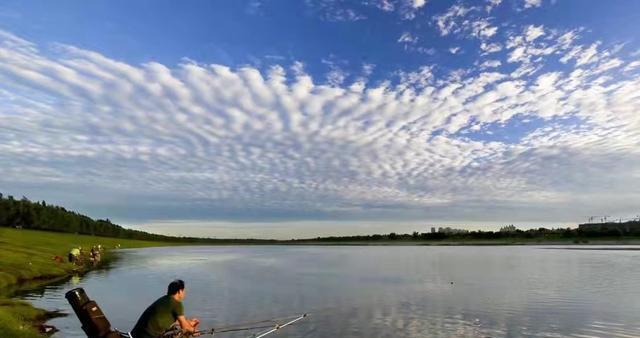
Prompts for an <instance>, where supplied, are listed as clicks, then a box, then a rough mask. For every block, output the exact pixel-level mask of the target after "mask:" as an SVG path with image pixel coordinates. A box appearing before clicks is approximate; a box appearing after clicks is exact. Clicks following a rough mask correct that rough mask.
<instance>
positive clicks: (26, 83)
mask: <svg viewBox="0 0 640 338" xmlns="http://www.w3.org/2000/svg"><path fill="white" fill-rule="evenodd" d="M639 13H640V3H637V2H632V1H610V2H604V1H561V0H558V1H551V0H502V1H500V0H478V1H442V0H426V1H422V0H411V1H408V0H407V1H404V0H403V1H392V0H366V1H335V0H321V1H310V0H309V1H257V0H253V1H218V2H213V1H189V2H182V3H179V4H178V3H175V2H169V1H115V2H114V1H92V2H89V3H86V2H79V1H62V2H42V1H4V2H2V3H1V4H0V128H1V130H2V132H1V133H0V174H1V175H0V191H2V192H4V193H5V194H14V195H18V196H20V195H26V196H28V197H30V198H32V199H38V200H40V199H45V200H47V201H49V202H52V203H58V204H62V205H64V206H66V207H69V208H71V209H75V210H78V211H81V212H84V213H87V214H89V215H91V216H93V217H108V218H110V219H112V220H115V221H118V222H121V223H123V224H126V225H131V226H135V227H138V228H142V229H145V230H151V231H158V232H165V233H180V234H203V235H210V236H225V237H228V236H252V237H280V238H288V237H301V236H315V235H326V234H351V233H370V232H390V231H397V232H405V231H413V230H418V231H421V230H425V229H426V228H427V227H428V226H431V225H434V224H435V225H438V224H447V225H457V226H465V227H472V228H495V227H498V226H501V225H504V224H510V223H514V224H518V225H521V226H523V227H527V226H537V225H545V226H550V225H567V224H576V223H578V222H581V221H583V220H586V218H587V216H589V215H603V214H606V215H612V216H614V217H623V218H626V217H634V216H636V215H637V214H638V213H640V210H638V205H637V201H638V200H640V199H639V197H640V196H639V193H638V189H637V187H638V186H640V156H638V155H640V154H639V152H640V150H639V149H640V147H639V146H640V133H639V132H638V130H640V117H639V115H638V114H637V111H638V108H639V107H640V97H639V96H638V94H637V93H638V92H640V42H639V41H638V38H637V36H638V31H639V29H640V25H639V24H638V22H640V14H639ZM634 201H635V202H634Z"/></svg>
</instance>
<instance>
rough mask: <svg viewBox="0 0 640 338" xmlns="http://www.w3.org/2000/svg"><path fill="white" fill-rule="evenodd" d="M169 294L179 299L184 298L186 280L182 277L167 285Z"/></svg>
mask: <svg viewBox="0 0 640 338" xmlns="http://www.w3.org/2000/svg"><path fill="white" fill-rule="evenodd" d="M167 295H169V296H172V297H173V298H174V299H175V300H177V301H182V300H183V299H184V282H183V281H182V280H180V279H176V280H174V281H173V282H171V283H169V287H167Z"/></svg>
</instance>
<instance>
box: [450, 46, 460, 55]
mask: <svg viewBox="0 0 640 338" xmlns="http://www.w3.org/2000/svg"><path fill="white" fill-rule="evenodd" d="M459 51H460V47H451V48H449V53H451V54H458V52H459Z"/></svg>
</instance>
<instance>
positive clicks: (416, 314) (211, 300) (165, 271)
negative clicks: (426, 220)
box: [29, 246, 640, 337]
mask: <svg viewBox="0 0 640 338" xmlns="http://www.w3.org/2000/svg"><path fill="white" fill-rule="evenodd" d="M639 256H640V251H577V250H560V249H541V248H535V247H418V246H416V247H413V246H412V247H278V246H255V247H179V248H152V249H142V250H127V251H126V252H123V253H122V255H121V257H122V259H121V260H120V261H118V262H117V263H116V266H115V267H114V268H113V269H111V270H108V271H101V272H94V273H91V274H89V275H88V276H86V277H85V278H83V279H82V280H81V281H80V282H79V284H78V285H79V286H82V287H84V288H85V289H86V290H87V292H88V294H89V296H90V297H91V298H93V299H95V300H96V301H97V302H98V304H100V306H101V307H102V308H103V310H104V311H105V313H106V314H107V316H108V318H109V319H110V320H111V322H112V323H113V324H114V326H116V327H120V328H125V329H129V328H131V327H132V326H133V324H134V323H135V321H136V319H137V317H138V316H139V314H140V313H141V312H142V311H143V310H144V308H145V307H146V306H147V305H148V304H150V303H151V302H152V301H153V300H155V299H156V298H157V297H159V296H160V295H162V294H163V293H164V292H165V290H166V284H167V283H168V282H169V281H171V280H172V279H174V278H182V279H184V280H185V281H186V283H187V299H186V300H185V308H186V311H187V314H188V315H189V314H190V315H195V316H198V317H200V318H201V319H202V321H203V326H205V327H208V326H216V325H221V324H227V323H234V322H244V321H251V320H259V319H266V318H271V317H280V316H283V315H290V314H295V313H301V312H310V313H311V317H310V318H308V319H305V320H304V321H303V322H302V323H300V324H299V325H296V326H293V327H290V328H287V329H286V331H283V332H281V333H280V336H283V337H424V336H429V337H470V336H473V337H520V336H540V337H594V336H595V337H604V336H606V337H616V336H618V337H636V336H640V324H638V321H637V319H638V313H640V289H639V288H638V287H637V281H638V280H640V279H639V277H640V260H638V258H639ZM451 282H453V284H451ZM72 287H73V285H71V284H70V283H68V284H66V285H62V286H56V287H50V288H49V289H47V290H46V292H45V293H44V296H43V297H40V296H39V295H33V296H31V297H29V299H31V300H32V301H33V302H34V303H35V304H36V305H39V306H44V307H46V308H49V309H54V308H60V309H64V310H65V311H67V312H69V311H70V308H69V306H68V305H67V303H66V300H65V299H64V297H63V295H64V292H65V291H66V290H68V289H70V288H72ZM52 324H53V325H56V326H58V328H59V329H61V332H60V333H59V334H57V337H82V336H83V335H82V332H81V330H80V327H79V326H80V325H79V322H78V320H77V319H76V318H75V317H73V316H70V317H66V318H60V319H55V320H53V321H52ZM244 336H246V335H240V334H238V335H233V336H232V335H229V337H244Z"/></svg>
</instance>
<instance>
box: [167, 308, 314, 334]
mask: <svg viewBox="0 0 640 338" xmlns="http://www.w3.org/2000/svg"><path fill="white" fill-rule="evenodd" d="M307 316H308V315H307V314H306V313H304V314H301V315H298V316H289V317H283V318H274V319H267V320H262V321H258V322H250V323H241V324H235V325H227V326H223V327H218V328H211V329H206V330H198V331H195V332H186V331H183V330H181V329H176V330H172V331H168V332H165V333H164V334H163V335H162V336H161V337H162V338H182V337H195V336H203V335H211V336H214V335H215V334H219V333H228V332H238V331H249V330H259V329H267V330H266V331H262V332H259V333H254V334H253V335H251V336H249V337H250V338H262V337H264V336H266V335H268V334H271V333H274V332H276V331H278V330H280V329H282V328H284V327H286V326H289V325H291V324H293V323H295V322H297V321H300V320H302V319H304V318H306V317H307ZM283 320H287V321H286V322H284V323H278V322H279V321H283ZM266 323H274V324H269V325H267V324H266ZM258 324H260V325H258Z"/></svg>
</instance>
